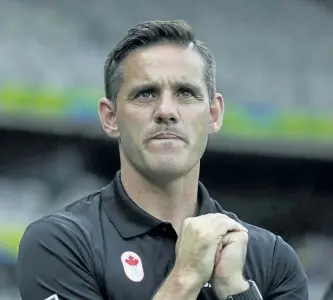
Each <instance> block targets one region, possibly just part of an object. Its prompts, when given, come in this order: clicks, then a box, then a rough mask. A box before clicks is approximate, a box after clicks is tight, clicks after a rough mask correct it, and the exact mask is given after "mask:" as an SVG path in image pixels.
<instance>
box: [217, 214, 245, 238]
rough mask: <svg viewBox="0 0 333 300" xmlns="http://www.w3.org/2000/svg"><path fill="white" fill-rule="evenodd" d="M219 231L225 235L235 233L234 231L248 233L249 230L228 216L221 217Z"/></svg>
mask: <svg viewBox="0 0 333 300" xmlns="http://www.w3.org/2000/svg"><path fill="white" fill-rule="evenodd" d="M219 226H220V227H219V231H220V234H222V235H225V234H227V233H228V232H233V231H237V232H238V231H243V232H246V233H247V232H248V230H247V229H246V228H245V227H244V226H243V225H241V224H240V223H238V222H237V221H235V220H233V219H231V218H229V217H228V216H226V215H221V218H220V224H219Z"/></svg>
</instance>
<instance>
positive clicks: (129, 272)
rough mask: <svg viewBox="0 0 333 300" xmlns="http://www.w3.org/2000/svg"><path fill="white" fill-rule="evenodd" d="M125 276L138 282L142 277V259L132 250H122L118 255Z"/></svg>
mask: <svg viewBox="0 0 333 300" xmlns="http://www.w3.org/2000/svg"><path fill="white" fill-rule="evenodd" d="M120 260H121V263H122V265H123V268H124V272H125V274H126V276H127V277H128V278H129V279H130V280H132V281H134V282H140V281H142V279H143V277H144V272H143V267H142V261H141V258H140V256H139V255H137V254H136V253H135V252H132V251H126V252H124V253H123V254H122V255H121V257H120Z"/></svg>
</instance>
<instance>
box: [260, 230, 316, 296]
mask: <svg viewBox="0 0 333 300" xmlns="http://www.w3.org/2000/svg"><path fill="white" fill-rule="evenodd" d="M271 274H272V275H271V276H272V280H271V286H270V288H269V292H268V294H267V295H266V297H265V300H308V299H309V293H308V282H307V276H306V274H305V272H304V270H303V267H302V265H301V262H300V260H299V258H298V256H297V254H296V252H295V250H294V249H293V248H292V247H291V246H290V245H289V244H287V243H286V242H285V241H284V240H283V239H282V238H281V237H279V236H278V237H277V238H276V244H275V249H274V256H273V262H272V270H271Z"/></svg>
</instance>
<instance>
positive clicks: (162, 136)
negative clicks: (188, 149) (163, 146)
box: [152, 133, 182, 140]
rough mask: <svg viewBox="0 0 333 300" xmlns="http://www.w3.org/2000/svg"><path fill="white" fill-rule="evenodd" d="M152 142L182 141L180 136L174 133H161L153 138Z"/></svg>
mask: <svg viewBox="0 0 333 300" xmlns="http://www.w3.org/2000/svg"><path fill="white" fill-rule="evenodd" d="M152 140H182V138H180V137H179V136H178V135H175V134H173V133H159V134H157V135H154V136H153V137H152Z"/></svg>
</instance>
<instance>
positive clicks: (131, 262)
mask: <svg viewBox="0 0 333 300" xmlns="http://www.w3.org/2000/svg"><path fill="white" fill-rule="evenodd" d="M125 261H126V263H127V264H128V265H130V266H136V265H137V264H138V263H139V261H138V260H137V259H135V258H134V257H133V256H132V255H130V256H129V257H128V258H127V259H125Z"/></svg>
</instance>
